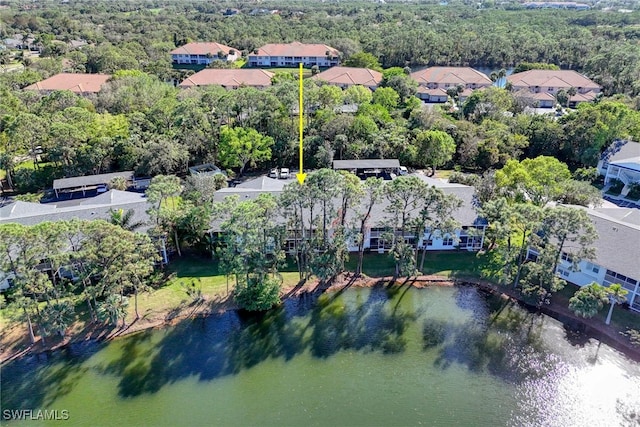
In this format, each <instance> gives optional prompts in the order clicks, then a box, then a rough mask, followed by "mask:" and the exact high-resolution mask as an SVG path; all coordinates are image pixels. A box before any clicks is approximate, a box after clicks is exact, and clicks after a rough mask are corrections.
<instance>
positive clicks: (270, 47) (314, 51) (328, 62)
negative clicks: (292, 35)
mask: <svg viewBox="0 0 640 427" xmlns="http://www.w3.org/2000/svg"><path fill="white" fill-rule="evenodd" d="M247 56H248V61H247V64H248V65H249V66H250V67H297V66H298V64H299V63H302V64H303V66H305V67H312V66H314V65H317V66H318V67H333V66H335V65H338V64H339V63H340V52H339V51H338V50H337V49H334V48H332V47H331V46H327V45H326V44H305V43H300V42H293V43H287V44H285V43H273V44H266V45H264V46H262V47H261V48H259V49H256V50H254V51H253V52H252V53H250V54H249V55H247Z"/></svg>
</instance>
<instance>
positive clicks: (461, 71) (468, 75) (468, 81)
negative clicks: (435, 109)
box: [411, 67, 493, 102]
mask: <svg viewBox="0 0 640 427" xmlns="http://www.w3.org/2000/svg"><path fill="white" fill-rule="evenodd" d="M411 78H412V79H414V80H415V81H417V82H418V93H417V96H418V98H420V99H422V100H423V101H426V102H446V101H447V99H448V97H449V95H448V94H447V89H449V88H460V89H461V92H460V93H459V94H458V97H459V99H460V100H461V101H462V100H464V99H466V98H467V97H468V96H469V95H471V92H473V91H474V90H475V89H480V88H483V87H488V86H491V85H492V84H493V82H492V81H491V79H490V78H489V77H487V76H486V74H484V73H481V72H480V71H478V70H474V69H473V68H470V67H429V68H426V69H424V70H421V71H416V72H413V73H411Z"/></svg>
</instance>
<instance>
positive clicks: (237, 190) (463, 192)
mask: <svg viewBox="0 0 640 427" xmlns="http://www.w3.org/2000/svg"><path fill="white" fill-rule="evenodd" d="M417 176H419V177H420V178H421V179H423V180H424V181H425V182H427V183H428V184H429V185H432V186H435V187H437V188H440V189H442V191H443V192H444V193H445V194H453V195H455V196H456V197H458V198H460V199H461V200H462V206H461V207H460V208H459V209H458V210H456V211H455V212H454V214H453V217H454V218H455V220H456V221H458V222H459V223H460V224H461V225H463V226H471V225H479V224H484V223H485V222H484V221H483V220H482V219H480V218H478V214H477V212H476V210H475V208H474V206H473V196H474V194H475V189H474V188H473V187H469V186H467V185H462V184H450V183H448V182H443V181H440V180H436V179H432V178H428V177H426V176H424V175H417ZM266 179H267V180H269V181H264V180H263V179H261V178H258V179H256V180H253V181H250V182H247V183H246V184H247V186H248V187H254V188H246V187H245V188H243V187H240V186H236V187H233V188H223V189H221V190H218V191H217V192H216V194H215V195H214V201H216V202H221V201H223V200H224V198H225V197H228V196H231V195H237V196H238V197H239V198H240V200H241V201H242V200H252V199H255V198H257V197H258V196H259V195H260V194H264V193H271V194H273V195H274V196H278V195H279V194H280V193H281V192H282V187H284V184H286V183H288V182H290V181H279V180H275V179H270V178H266ZM270 181H275V182H282V185H279V188H275V186H274V187H270V186H269V185H266V186H261V185H259V184H260V183H262V182H270ZM339 205H340V202H339V200H338V199H336V200H335V201H334V206H339ZM387 206H388V202H387V201H386V200H383V201H381V202H380V203H379V204H377V205H376V206H374V207H373V209H372V211H371V221H370V223H371V224H372V225H374V224H377V223H379V222H380V221H382V220H383V219H384V218H385V217H386V216H388V214H387V213H386V212H385V209H386V207H387ZM413 214H415V212H414V213H413ZM353 219H354V218H353V210H350V211H349V213H348V215H347V221H351V220H353ZM211 225H212V229H214V230H215V229H217V226H218V225H219V224H218V223H217V222H216V221H214V222H213V223H212V224H211Z"/></svg>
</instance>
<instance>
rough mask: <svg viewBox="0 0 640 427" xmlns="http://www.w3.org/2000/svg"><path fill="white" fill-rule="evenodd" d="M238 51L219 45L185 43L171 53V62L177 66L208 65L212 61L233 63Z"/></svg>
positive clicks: (238, 55)
mask: <svg viewBox="0 0 640 427" xmlns="http://www.w3.org/2000/svg"><path fill="white" fill-rule="evenodd" d="M239 57H240V53H239V51H238V49H234V48H232V47H229V46H225V45H223V44H220V43H211V42H205V43H202V42H198V43H187V44H185V45H183V46H180V47H178V48H176V49H174V50H172V51H171V62H172V63H174V64H179V65H209V64H211V63H212V62H213V61H228V62H231V61H235V60H236V59H238V58H239Z"/></svg>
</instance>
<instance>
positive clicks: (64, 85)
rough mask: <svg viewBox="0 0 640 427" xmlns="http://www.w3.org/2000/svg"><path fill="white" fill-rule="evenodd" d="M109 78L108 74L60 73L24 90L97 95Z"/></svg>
mask: <svg viewBox="0 0 640 427" xmlns="http://www.w3.org/2000/svg"><path fill="white" fill-rule="evenodd" d="M110 78H111V76H110V75H108V74H82V73H60V74H56V75H55V76H52V77H49V78H48V79H45V80H42V81H41V82H38V83H34V84H32V85H29V86H27V87H26V88H25V89H26V90H41V91H53V90H70V91H71V92H75V93H97V92H100V89H101V88H102V85H103V84H105V83H106V82H107V80H109V79H110Z"/></svg>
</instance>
